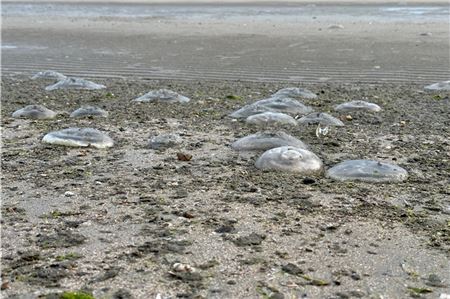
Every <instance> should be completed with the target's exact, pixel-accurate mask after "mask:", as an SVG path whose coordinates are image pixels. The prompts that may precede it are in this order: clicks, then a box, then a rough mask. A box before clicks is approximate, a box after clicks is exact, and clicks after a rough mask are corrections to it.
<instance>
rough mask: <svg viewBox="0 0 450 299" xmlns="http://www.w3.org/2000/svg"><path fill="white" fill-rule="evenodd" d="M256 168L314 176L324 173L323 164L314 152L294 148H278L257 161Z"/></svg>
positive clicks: (269, 151)
mask: <svg viewBox="0 0 450 299" xmlns="http://www.w3.org/2000/svg"><path fill="white" fill-rule="evenodd" d="M255 166H256V168H258V169H263V170H278V171H288V172H297V173H301V174H305V175H311V174H312V175H314V174H319V173H321V172H322V169H323V163H322V161H321V160H320V158H319V157H317V156H316V155H315V154H314V153H313V152H310V151H308V150H305V149H302V148H296V147H293V146H282V147H276V148H273V149H270V150H268V151H266V152H265V153H264V154H262V155H261V157H259V158H258V160H256V164H255Z"/></svg>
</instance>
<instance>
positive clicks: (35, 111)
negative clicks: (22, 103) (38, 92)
mask: <svg viewBox="0 0 450 299" xmlns="http://www.w3.org/2000/svg"><path fill="white" fill-rule="evenodd" d="M55 116H56V112H54V111H52V110H50V109H47V108H46V107H44V106H41V105H28V106H26V107H24V108H22V109H19V110H17V111H15V112H14V113H13V114H12V117H14V118H31V119H51V118H54V117H55Z"/></svg>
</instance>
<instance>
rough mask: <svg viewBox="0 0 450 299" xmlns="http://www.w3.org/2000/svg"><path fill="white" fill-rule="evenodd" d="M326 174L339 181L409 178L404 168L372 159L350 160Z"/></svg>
mask: <svg viewBox="0 0 450 299" xmlns="http://www.w3.org/2000/svg"><path fill="white" fill-rule="evenodd" d="M326 176H327V177H329V178H332V179H335V180H338V181H362V182H368V183H389V182H402V181H404V180H406V179H407V178H408V172H407V171H406V170H404V169H403V168H401V167H399V166H396V165H392V164H387V163H383V162H378V161H372V160H348V161H344V162H341V163H339V164H337V165H335V166H334V167H332V168H330V169H328V171H327V173H326Z"/></svg>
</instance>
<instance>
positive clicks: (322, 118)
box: [297, 112, 345, 127]
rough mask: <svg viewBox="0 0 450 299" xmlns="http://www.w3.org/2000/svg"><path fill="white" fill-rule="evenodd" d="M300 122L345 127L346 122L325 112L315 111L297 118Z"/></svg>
mask: <svg viewBox="0 0 450 299" xmlns="http://www.w3.org/2000/svg"><path fill="white" fill-rule="evenodd" d="M297 121H298V123H300V124H308V125H309V124H321V125H324V126H336V127H343V126H345V125H344V123H343V122H342V121H341V120H339V119H337V118H336V117H334V116H331V115H330V114H328V113H325V112H313V113H310V114H308V115H305V116H303V117H302V118H300V119H298V120H297Z"/></svg>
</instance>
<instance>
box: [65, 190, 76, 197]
mask: <svg viewBox="0 0 450 299" xmlns="http://www.w3.org/2000/svg"><path fill="white" fill-rule="evenodd" d="M74 195H75V193H73V192H71V191H66V192H64V196H66V197H72V196H74Z"/></svg>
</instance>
